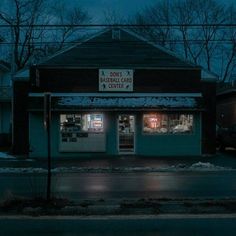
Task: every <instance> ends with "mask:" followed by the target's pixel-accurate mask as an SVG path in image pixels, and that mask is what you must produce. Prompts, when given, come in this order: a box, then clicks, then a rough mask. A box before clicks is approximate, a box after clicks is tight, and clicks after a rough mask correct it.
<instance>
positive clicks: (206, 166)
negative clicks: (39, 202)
mask: <svg viewBox="0 0 236 236" xmlns="http://www.w3.org/2000/svg"><path fill="white" fill-rule="evenodd" d="M233 170H234V169H232V168H230V167H222V166H216V165H214V164H211V163H209V162H197V163H194V164H192V165H190V166H187V165H186V164H178V165H172V166H166V167H76V166H72V167H57V168H53V169H52V173H55V174H59V173H129V172H143V173H145V172H147V173H148V172H149V173H152V172H171V171H172V172H178V171H233ZM0 173H25V174H34V173H35V174H39V173H42V174H44V173H47V169H44V168H32V167H30V168H0Z"/></svg>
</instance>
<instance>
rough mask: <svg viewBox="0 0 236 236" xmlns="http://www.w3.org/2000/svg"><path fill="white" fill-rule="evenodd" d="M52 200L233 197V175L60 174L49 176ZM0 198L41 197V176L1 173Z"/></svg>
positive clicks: (235, 194)
mask: <svg viewBox="0 0 236 236" xmlns="http://www.w3.org/2000/svg"><path fill="white" fill-rule="evenodd" d="M52 186H53V189H52V192H53V195H54V196H55V197H63V198H68V199H70V200H74V201H76V200H79V199H80V200H81V199H137V198H170V199H176V198H235V197H236V172H235V171H220V172H219V171H216V172H165V173H125V174H124V173H62V174H54V175H53V177H52ZM0 189H1V192H0V199H7V198H8V197H9V196H27V197H44V196H45V191H46V175H45V174H22V173H18V174H1V175H0Z"/></svg>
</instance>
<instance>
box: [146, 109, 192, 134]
mask: <svg viewBox="0 0 236 236" xmlns="http://www.w3.org/2000/svg"><path fill="white" fill-rule="evenodd" d="M143 132H144V133H159V134H165V133H172V134H176V133H192V132H193V115H191V114H178V113H176V114H163V113H153V114H144V115H143Z"/></svg>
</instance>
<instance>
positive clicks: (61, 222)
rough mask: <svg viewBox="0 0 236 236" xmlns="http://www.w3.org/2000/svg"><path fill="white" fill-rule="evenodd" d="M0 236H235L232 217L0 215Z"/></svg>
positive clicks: (235, 222)
mask: <svg viewBox="0 0 236 236" xmlns="http://www.w3.org/2000/svg"><path fill="white" fill-rule="evenodd" d="M0 229H1V231H0V235H4V236H8V235H11V236H14V235H17V236H19V235H21V236H26V235H27V236H28V235H31V236H39V235H40V236H41V235H43V236H49V235H50V236H51V235H57V236H75V235H83V236H111V235H112V236H118V235H119V236H120V235H122V236H130V235H135V236H160V235H162V236H171V235H173V236H178V235H181V236H190V235H191V236H205V235H211V236H222V235H224V236H231V235H232V236H235V235H236V217H235V216H234V217H233V216H228V217H222V216H220V217H219V216H210V217H206V216H193V217H189V216H181V217H170V218H169V217H155V218H137V217H136V218H132V217H129V218H124V217H123V218H118V219H114V218H103V219H99V218H97V219H96V218H95V219H89V218H87V219H86V218H84V219H80V218H63V217H62V218H60V217H58V218H55V217H54V218H48V219H45V218H44V219H43V218H35V219H32V218H31V219H20V218H19V219H0Z"/></svg>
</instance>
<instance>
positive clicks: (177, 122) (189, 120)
mask: <svg viewBox="0 0 236 236" xmlns="http://www.w3.org/2000/svg"><path fill="white" fill-rule="evenodd" d="M169 132H170V133H174V134H175V133H192V132H193V115H189V114H170V115H169Z"/></svg>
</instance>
